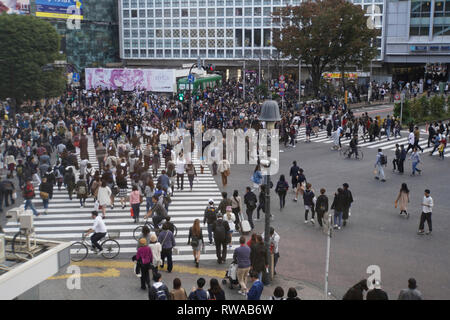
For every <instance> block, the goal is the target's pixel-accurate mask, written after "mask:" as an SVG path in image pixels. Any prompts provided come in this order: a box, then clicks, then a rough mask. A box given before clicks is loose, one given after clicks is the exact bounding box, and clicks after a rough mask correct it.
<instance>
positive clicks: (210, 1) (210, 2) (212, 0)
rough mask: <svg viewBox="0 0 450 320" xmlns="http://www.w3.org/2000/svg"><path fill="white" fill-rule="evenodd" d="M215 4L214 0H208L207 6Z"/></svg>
mask: <svg viewBox="0 0 450 320" xmlns="http://www.w3.org/2000/svg"><path fill="white" fill-rule="evenodd" d="M215 6H216V0H208V7H215Z"/></svg>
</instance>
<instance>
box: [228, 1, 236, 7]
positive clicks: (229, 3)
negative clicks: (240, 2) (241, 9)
mask: <svg viewBox="0 0 450 320" xmlns="http://www.w3.org/2000/svg"><path fill="white" fill-rule="evenodd" d="M233 2H234V1H233V0H227V2H226V4H227V7H232V6H233V5H234V3H233Z"/></svg>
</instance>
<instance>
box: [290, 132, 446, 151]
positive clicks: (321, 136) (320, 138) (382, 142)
mask: <svg viewBox="0 0 450 320" xmlns="http://www.w3.org/2000/svg"><path fill="white" fill-rule="evenodd" d="M309 140H310V141H311V142H319V143H325V144H331V143H333V139H332V137H328V136H327V131H326V130H322V131H319V132H318V134H317V136H316V135H315V134H314V133H311V136H310V139H309ZM296 141H297V142H305V141H306V129H305V127H302V128H300V129H299V131H298V133H297V137H296ZM397 143H398V144H399V145H402V144H403V145H405V148H407V147H408V133H407V132H406V131H402V132H401V137H399V136H397V138H394V137H393V136H391V137H390V139H389V140H388V139H387V137H386V136H385V135H383V136H382V137H381V139H378V138H375V139H374V141H372V142H371V141H369V139H368V138H367V136H366V141H364V140H363V139H362V138H361V137H360V136H358V147H365V148H368V149H378V148H381V149H383V150H384V151H385V150H390V151H395V145H396V144H397ZM341 144H342V146H348V145H349V144H350V138H345V137H342V138H341ZM419 145H420V147H421V148H422V149H423V152H424V154H425V153H427V152H431V151H432V150H433V149H434V146H433V144H432V143H430V147H428V146H427V145H428V135H427V136H421V138H420V140H419ZM433 155H434V156H438V155H439V152H438V151H437V150H435V152H434V153H433ZM444 157H446V158H448V157H450V148H448V147H447V148H445V151H444Z"/></svg>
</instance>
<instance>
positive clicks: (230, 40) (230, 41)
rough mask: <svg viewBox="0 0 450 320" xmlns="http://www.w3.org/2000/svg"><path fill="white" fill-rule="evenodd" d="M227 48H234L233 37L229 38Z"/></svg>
mask: <svg viewBox="0 0 450 320" xmlns="http://www.w3.org/2000/svg"><path fill="white" fill-rule="evenodd" d="M227 48H233V39H227Z"/></svg>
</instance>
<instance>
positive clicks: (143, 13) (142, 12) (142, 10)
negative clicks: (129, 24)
mask: <svg viewBox="0 0 450 320" xmlns="http://www.w3.org/2000/svg"><path fill="white" fill-rule="evenodd" d="M139 18H145V9H141V10H139Z"/></svg>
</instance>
